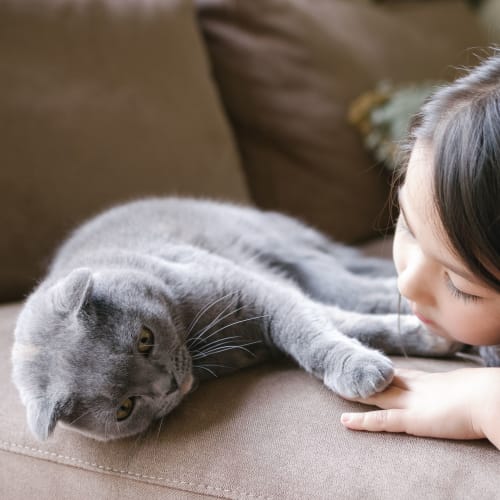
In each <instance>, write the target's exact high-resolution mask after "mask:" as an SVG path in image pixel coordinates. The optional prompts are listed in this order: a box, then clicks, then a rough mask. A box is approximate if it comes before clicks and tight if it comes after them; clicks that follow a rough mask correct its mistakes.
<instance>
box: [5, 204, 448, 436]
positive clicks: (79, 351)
mask: <svg viewBox="0 0 500 500" xmlns="http://www.w3.org/2000/svg"><path fill="white" fill-rule="evenodd" d="M399 302H400V301H399V295H398V293H397V288H396V278H395V270H394V268H393V265H392V263H390V262H389V261H385V260H382V259H374V258H367V257H363V256H362V255H361V254H360V253H359V252H358V251H357V250H354V249H352V248H348V247H345V246H342V245H339V244H336V243H334V242H332V241H331V240H329V239H328V238H327V237H325V236H323V235H321V234H320V233H318V232H317V231H315V230H313V229H311V228H309V227H307V226H305V225H303V224H301V223H300V222H298V221H296V220H294V219H291V218H289V217H286V216H284V215H280V214H277V213H272V212H267V213H266V212H261V211H257V210H255V209H251V208H245V207H239V206H235V205H230V204H222V203H217V202H211V201H201V200H193V199H182V198H164V199H162V198H157V199H148V200H141V201H136V202H132V203H129V204H125V205H122V206H119V207H116V208H114V209H111V210H109V211H107V212H105V213H103V214H101V215H99V216H97V217H96V218H94V219H92V220H90V221H89V222H87V223H86V224H84V225H83V226H82V227H80V228H79V229H77V230H76V231H75V232H74V233H73V234H72V236H71V237H70V238H69V239H68V240H67V241H66V242H65V243H64V244H63V245H62V247H61V248H60V250H59V251H58V253H57V254H56V256H55V259H54V261H53V263H52V265H51V267H50V269H49V273H48V275H47V277H46V278H45V279H44V280H43V281H42V282H41V283H40V285H39V286H38V287H37V288H36V289H35V290H34V292H33V293H32V294H31V295H30V296H29V298H28V299H27V301H26V304H25V306H24V309H23V311H22V312H21V314H20V316H19V319H18V322H17V326H16V331H15V339H16V341H15V344H14V348H13V353H12V360H13V380H14V382H15V384H16V386H17V388H18V389H19V392H20V395H21V399H22V401H23V403H24V405H25V406H26V408H27V419H28V424H29V427H30V429H31V431H32V432H33V433H34V435H35V436H36V437H37V438H39V439H46V438H47V437H48V436H49V435H50V434H51V433H52V431H53V430H54V427H55V425H56V423H57V422H58V421H60V422H62V423H65V424H69V425H70V427H71V428H74V429H76V430H78V431H80V432H82V433H83V434H86V435H88V436H91V437H93V438H95V439H99V440H109V439H115V438H120V437H124V436H130V435H133V434H136V433H140V432H142V431H144V430H145V429H146V428H148V426H149V425H150V424H151V423H152V422H153V421H154V420H156V419H158V418H162V417H163V416H165V415H166V414H167V413H169V412H170V411H171V410H172V409H173V408H175V407H176V406H177V405H178V404H179V403H180V402H181V401H182V399H183V398H184V397H185V396H186V394H188V393H189V392H190V391H191V390H192V389H193V388H194V386H195V385H196V384H197V382H198V381H200V380H203V379H205V378H206V377H212V376H219V375H222V374H226V373H229V372H231V371H234V370H236V369H239V368H242V367H246V366H250V365H254V364H256V363H260V362H262V361H264V360H267V359H270V358H272V357H273V356H275V355H276V354H278V353H280V352H281V353H285V354H287V355H289V356H291V357H292V358H293V359H294V360H295V361H296V362H297V363H298V364H299V365H300V366H302V367H303V368H304V369H305V370H307V371H308V372H309V373H312V374H314V375H315V376H316V377H318V378H319V379H321V380H322V381H323V382H324V384H325V385H326V386H327V387H329V388H330V389H331V390H333V391H334V392H336V393H338V394H340V395H342V396H344V397H347V398H356V397H365V396H368V395H370V394H373V393H375V392H377V391H381V390H383V389H384V388H385V387H386V386H387V385H388V384H389V383H390V381H391V379H392V377H393V367H392V364H391V361H390V360H389V359H388V358H387V357H385V356H384V355H383V354H382V353H381V352H379V351H377V350H375V349H379V350H381V351H384V352H385V353H388V354H390V353H397V354H401V353H402V352H406V353H408V354H412V355H445V354H449V353H451V352H453V351H454V350H455V349H456V346H455V345H451V344H449V343H448V342H447V341H445V340H443V339H441V338H439V337H435V336H434V335H432V334H430V333H428V332H427V330H426V329H425V328H424V327H423V326H422V325H421V324H420V322H419V321H418V320H417V318H415V317H414V316H412V315H411V314H409V313H410V311H409V309H408V306H407V305H406V304H405V303H401V304H399ZM399 310H401V311H402V312H403V314H401V315H399V314H397V313H398V311H399Z"/></svg>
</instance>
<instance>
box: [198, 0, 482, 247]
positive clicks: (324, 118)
mask: <svg viewBox="0 0 500 500" xmlns="http://www.w3.org/2000/svg"><path fill="white" fill-rule="evenodd" d="M196 2H197V4H198V6H199V10H200V23H201V26H202V29H203V32H204V34H205V39H206V41H207V45H208V48H209V51H210V56H211V59H212V63H213V66H214V73H215V77H216V80H217V82H218V85H219V88H220V89H221V96H222V98H223V101H224V104H225V106H226V109H227V112H228V116H229V118H230V119H231V121H232V123H233V126H234V131H235V135H236V138H237V141H238V144H239V147H240V151H241V155H242V161H243V163H244V168H245V169H246V171H247V174H248V179H249V183H250V188H251V192H252V195H253V197H254V199H255V201H256V202H257V204H259V205H261V206H264V207H267V208H273V209H279V210H283V211H285V212H288V213H291V214H294V215H298V216H300V217H302V218H304V219H305V220H307V221H308V222H310V223H312V224H314V225H316V226H318V227H319V228H321V229H323V230H325V231H327V232H329V233H330V234H331V235H333V236H334V237H336V238H339V239H341V240H344V241H347V242H358V241H362V240H364V239H367V238H369V237H370V236H373V235H374V234H375V232H376V231H377V230H384V229H385V228H386V227H387V225H388V219H387V216H386V215H385V214H384V212H383V207H384V205H386V199H387V196H388V192H389V184H390V179H388V177H387V176H386V175H384V174H383V172H382V169H381V168H378V166H377V165H375V162H374V160H373V159H372V158H371V157H370V156H369V155H368V154H367V153H366V152H365V151H364V148H363V145H362V142H361V139H360V137H358V134H357V132H356V131H355V130H354V128H353V127H352V126H350V125H349V124H348V122H347V114H348V107H349V104H350V103H351V101H352V100H353V99H354V98H355V97H357V96H358V95H359V94H361V93H363V92H365V91H367V90H369V89H371V88H372V87H373V86H374V85H375V83H376V82H377V81H379V80H381V79H391V80H393V81H395V82H409V81H420V80H422V79H427V78H431V79H433V80H441V79H443V78H447V77H453V73H454V72H453V70H452V69H451V66H452V65H456V64H462V63H466V64H467V63H469V64H472V63H475V62H476V59H475V57H474V56H473V54H472V53H471V52H468V51H466V50H465V49H466V48H468V47H471V46H474V47H477V46H479V45H481V44H483V42H484V39H483V36H482V34H481V30H480V28H479V26H478V23H477V20H476V18H475V16H474V14H473V12H472V11H471V10H469V9H468V7H467V6H466V2H464V1H463V0H451V1H450V0H434V1H432V2H424V1H421V0H412V1H398V2H384V3H382V2H375V1H370V2H369V1H368V0H365V1H361V0H315V1H311V0H252V1H248V0H196Z"/></svg>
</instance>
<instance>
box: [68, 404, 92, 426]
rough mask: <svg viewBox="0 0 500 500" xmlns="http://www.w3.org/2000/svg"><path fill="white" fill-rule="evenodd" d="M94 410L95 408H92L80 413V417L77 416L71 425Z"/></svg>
mask: <svg viewBox="0 0 500 500" xmlns="http://www.w3.org/2000/svg"><path fill="white" fill-rule="evenodd" d="M92 412H93V409H92V408H91V409H90V410H88V411H86V412H84V413H82V414H81V415H79V416H78V417H76V418H75V419H74V420H72V421H71V422H70V423H69V425H73V424H74V423H75V422H78V420H80V419H81V418H83V417H85V416H87V415H88V414H89V413H92Z"/></svg>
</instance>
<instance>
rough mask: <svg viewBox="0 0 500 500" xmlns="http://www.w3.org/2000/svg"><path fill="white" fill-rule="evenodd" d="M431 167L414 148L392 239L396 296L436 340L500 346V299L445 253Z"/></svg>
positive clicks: (428, 154) (422, 150)
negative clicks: (435, 204)
mask: <svg viewBox="0 0 500 500" xmlns="http://www.w3.org/2000/svg"><path fill="white" fill-rule="evenodd" d="M432 165H433V162H432V151H431V150H430V147H427V146H425V145H424V144H419V143H418V142H417V144H416V145H415V147H414V149H413V152H412V155H411V158H410V162H409V165H408V170H407V174H406V178H405V182H404V184H403V185H402V186H401V188H400V192H399V201H400V207H401V212H400V216H399V219H398V224H397V228H396V235H395V238H394V262H395V264H396V269H397V271H398V288H399V291H400V293H401V295H403V296H404V297H406V298H407V299H408V300H409V301H410V302H411V306H412V309H413V312H414V314H415V315H416V316H418V317H419V319H420V320H421V321H422V322H423V323H425V325H426V327H427V328H428V329H429V330H431V331H432V332H434V333H436V334H437V335H441V336H443V337H447V338H449V339H455V340H458V341H460V342H463V343H465V344H472V345H494V344H500V293H499V292H497V291H495V290H492V289H491V288H489V287H487V286H486V285H485V284H484V283H481V281H479V279H477V278H476V277H475V276H474V275H472V274H471V272H470V271H469V270H468V269H467V268H466V266H465V265H464V263H463V262H462V261H461V259H460V258H459V257H458V256H457V255H455V254H454V252H453V251H451V250H450V249H449V245H448V243H447V239H446V233H445V231H444V229H443V226H442V224H441V221H440V220H439V217H438V215H437V213H436V211H435V208H434V203H433V200H432ZM499 274H500V270H499Z"/></svg>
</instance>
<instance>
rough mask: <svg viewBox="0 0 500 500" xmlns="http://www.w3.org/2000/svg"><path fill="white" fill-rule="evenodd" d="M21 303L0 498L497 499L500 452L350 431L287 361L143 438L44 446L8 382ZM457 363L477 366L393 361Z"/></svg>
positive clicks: (336, 403) (4, 316)
mask: <svg viewBox="0 0 500 500" xmlns="http://www.w3.org/2000/svg"><path fill="white" fill-rule="evenodd" d="M18 311H19V305H16V304H13V305H6V306H2V307H0V390H1V394H2V405H0V498H6V499H11V500H17V499H19V500H21V499H25V498H30V493H31V494H32V495H31V496H32V497H36V498H37V499H38V500H45V499H47V500H49V499H50V500H52V499H54V498H71V499H80V498H81V499H88V498H103V499H104V498H106V499H110V498H111V499H114V498H116V499H122V498H125V499H127V498H131V499H132V498H148V499H149V498H151V499H156V498H167V499H169V498H172V499H174V498H175V499H184V498H213V497H218V498H233V499H249V498H250V499H287V500H288V499H290V500H295V499H296V500H303V499H305V498H310V499H322V498H325V499H326V498H373V499H387V498H405V499H418V500H420V499H421V498H432V499H433V500H439V499H443V500H445V499H446V500H447V499H449V498H464V499H465V498H467V499H483V498H496V497H497V496H498V491H499V488H500V482H499V480H498V479H497V469H498V451H497V450H496V449H495V448H494V447H493V446H492V445H491V444H489V443H488V442H486V441H479V442H477V441H476V442H459V441H446V440H439V439H427V438H416V437H410V436H406V435H390V434H380V433H377V434H369V433H356V432H352V431H348V430H346V429H344V428H343V427H342V425H341V424H340V414H341V413H342V412H343V411H349V410H354V411H356V410H361V409H362V406H361V405H359V404H356V403H349V402H347V401H344V400H342V399H341V398H339V397H337V396H335V395H334V394H332V393H331V392H330V391H329V390H328V389H326V388H325V387H324V386H323V385H322V384H321V382H319V381H318V380H316V379H315V378H313V377H312V376H310V375H308V374H306V373H304V372H303V371H302V370H300V369H299V368H297V367H296V366H295V365H293V364H292V363H290V362H287V361H279V362H276V363H274V364H266V365H262V366H259V367H255V368H253V369H249V370H244V371H241V372H239V373H237V374H235V375H231V376H228V377H225V378H220V379H217V380H212V381H208V382H205V383H203V384H200V386H199V387H198V389H197V390H196V391H195V392H194V393H192V394H191V395H190V396H189V397H188V399H186V400H185V401H184V402H183V403H182V404H181V406H179V407H178V409H177V410H176V411H175V412H174V413H172V414H171V415H170V416H169V417H168V418H167V419H166V420H165V421H164V422H163V424H162V426H161V429H160V428H159V426H156V427H153V428H152V429H151V431H150V432H149V433H148V434H147V435H146V436H144V437H142V438H139V439H135V438H131V439H125V440H122V441H117V442H111V443H99V442H96V441H93V440H91V439H88V438H85V437H83V436H80V435H78V434H76V433H73V432H71V431H68V430H66V429H64V428H61V427H59V426H58V427H57V428H56V431H55V434H54V435H53V437H52V438H51V439H49V440H48V441H47V442H45V443H38V442H36V441H35V440H34V439H33V438H32V437H31V436H30V434H29V431H28V429H27V427H26V424H25V416H24V408H23V407H22V405H21V403H20V401H19V399H18V396H17V393H16V391H15V388H14V387H13V385H12V383H11V382H10V381H9V371H10V362H9V351H10V347H11V338H12V336H11V332H12V329H13V326H14V322H15V318H16V315H17V313H18ZM397 364H398V365H401V366H406V367H416V368H423V369H428V370H431V371H432V370H450V369H454V368H457V367H460V366H464V365H465V364H472V362H467V363H466V362H465V361H459V360H455V361H446V360H428V359H426V360H424V359H416V358H410V359H406V360H405V359H402V358H398V359H397Z"/></svg>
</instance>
